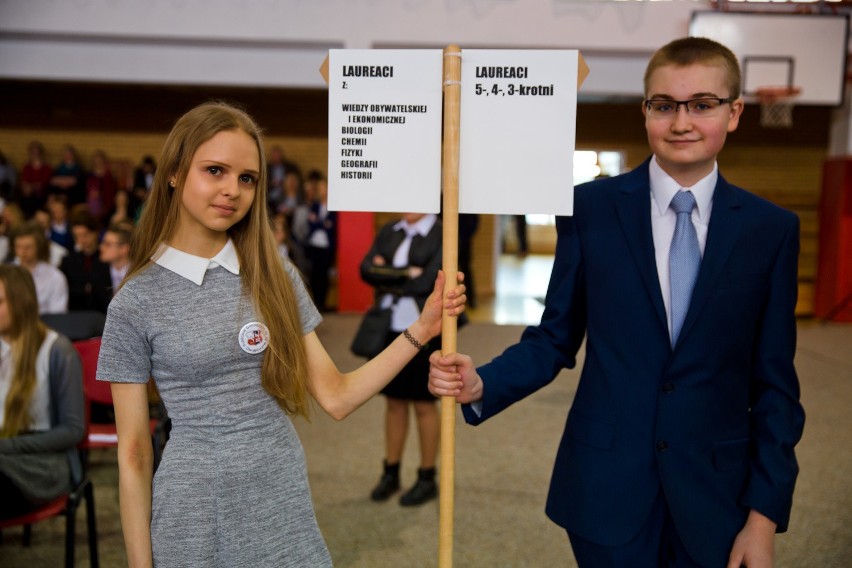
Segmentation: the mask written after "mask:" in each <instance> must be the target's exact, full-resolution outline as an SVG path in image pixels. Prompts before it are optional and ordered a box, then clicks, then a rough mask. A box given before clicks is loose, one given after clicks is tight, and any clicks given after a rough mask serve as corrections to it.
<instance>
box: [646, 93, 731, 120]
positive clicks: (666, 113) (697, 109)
mask: <svg viewBox="0 0 852 568" xmlns="http://www.w3.org/2000/svg"><path fill="white" fill-rule="evenodd" d="M735 100H736V99H733V98H727V99H719V98H701V99H690V100H688V101H672V100H669V99H647V100H646V101H645V108H646V109H647V110H648V116H650V117H652V118H672V117H674V116H676V115H677V112H678V111H679V110H680V105H683V106H685V107H686V112H687V114H689V115H690V116H693V117H697V118H703V117H709V116H716V115H717V114H719V109H720V108H722V105H723V104H725V103H732V102H734V101H735Z"/></svg>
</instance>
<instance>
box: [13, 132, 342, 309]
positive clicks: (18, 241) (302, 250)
mask: <svg viewBox="0 0 852 568" xmlns="http://www.w3.org/2000/svg"><path fill="white" fill-rule="evenodd" d="M51 164H54V162H50V161H49V160H48V156H47V153H46V151H45V148H44V145H43V144H42V143H41V142H39V141H32V142H30V143H29V145H28V146H27V160H26V163H24V164H21V165H20V167H15V165H14V164H12V163H10V162H9V161H8V160H7V159H6V156H5V155H4V154H3V152H2V149H0V263H11V264H17V265H20V266H23V267H25V268H27V269H28V270H29V271H30V273H31V274H32V276H33V279H34V280H35V284H36V292H37V295H38V304H39V312H40V313H41V314H46V313H64V312H66V311H77V310H96V311H101V312H106V309H107V305H108V304H109V302H110V300H111V299H112V296H113V294H114V293H115V292H116V291H117V290H118V287H119V284H120V283H121V281H122V279H123V278H124V276H125V275H126V274H127V270H128V267H129V262H130V246H131V241H132V238H133V230H134V227H135V225H136V222H137V221H138V219H139V215H140V214H141V212H142V209H143V207H144V205H145V200H146V198H147V196H148V193H149V191H150V188H151V184H152V182H153V179H154V173H155V171H156V168H157V165H156V163H155V161H154V158H152V157H151V156H144V157H143V158H142V160H141V161H140V163H139V164H138V165H137V166H136V167H135V169H134V170H133V175H132V178H131V176H126V177H127V179H126V180H125V179H122V176H117V175H115V173H114V172H113V171H112V169H111V167H110V160H109V157H108V156H107V154H106V153H105V152H103V151H102V150H97V151H95V152H94V153H93V155H92V156H91V158H90V160H89V163H88V167H86V165H84V163H83V161H82V160H81V159H80V156H79V154H78V153H77V151H76V150H75V149H74V147H73V146H71V145H69V144H66V145H64V146H63V147H62V148H61V150H60V156H59V157H58V159H57V160H56V161H55V165H51ZM268 169H269V200H268V206H269V212H270V215H271V216H272V218H273V226H274V227H275V237H276V240H277V242H278V243H279V252H280V253H281V254H282V256H286V257H289V258H290V259H291V260H292V261H293V262H294V264H295V265H296V266H297V267H298V268H299V269H300V270H301V271H302V273H303V275H304V276H305V280H306V282H307V283H308V285H309V287H310V289H311V292H312V294H313V296H314V301H315V302H316V305H317V307H318V308H319V309H320V310H321V311H326V310H328V309H329V305H328V300H327V297H328V292H329V282H330V279H331V277H332V274H333V270H334V267H335V248H336V247H335V243H336V229H337V219H336V215H335V213H334V212H330V211H328V208H327V206H326V203H327V183H326V179H325V177H324V175H323V174H322V173H321V172H319V171H317V170H312V171H310V172H308V174H307V175H303V174H302V171H301V169H300V168H299V166H298V165H296V164H295V163H294V162H292V161H290V160H288V159H286V157H285V155H284V152H283V150H282V149H281V147H279V146H275V147H273V148H272V149H271V151H270V153H269V163H268Z"/></svg>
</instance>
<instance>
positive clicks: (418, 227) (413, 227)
mask: <svg viewBox="0 0 852 568" xmlns="http://www.w3.org/2000/svg"><path fill="white" fill-rule="evenodd" d="M437 220H438V216H437V215H435V214H434V213H430V214H428V215H424V216H423V217H421V218H420V219H418V220H417V221H415V222H414V223H409V222H408V221H406V220H405V219H403V220H401V221H399V222H398V223H397V224H396V225H394V226H393V229H394V231H399V230H400V229H402V230H403V231H405V233H406V234H417V235H420V236H421V237H425V236H426V235H428V234H429V231H431V230H432V227H433V226H434V225H435V221H437Z"/></svg>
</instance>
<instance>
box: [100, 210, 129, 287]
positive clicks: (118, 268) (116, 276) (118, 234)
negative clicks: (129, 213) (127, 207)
mask: <svg viewBox="0 0 852 568" xmlns="http://www.w3.org/2000/svg"><path fill="white" fill-rule="evenodd" d="M132 238H133V225H129V224H127V223H117V224H115V225H110V227H109V228H108V229H107V230H106V231H105V232H104V238H103V239H102V240H101V246H100V251H101V257H100V258H101V262H103V263H105V264H107V265H109V277H110V281H111V282H112V288H111V292H112V295H113V296H115V293H116V292H117V291H118V288H119V285H120V284H121V281H122V280H124V277H125V276H127V270H128V269H129V268H130V241H131V240H132Z"/></svg>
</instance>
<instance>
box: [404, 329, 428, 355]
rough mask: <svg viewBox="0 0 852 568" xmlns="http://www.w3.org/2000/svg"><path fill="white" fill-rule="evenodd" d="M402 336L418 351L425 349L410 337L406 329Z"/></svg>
mask: <svg viewBox="0 0 852 568" xmlns="http://www.w3.org/2000/svg"><path fill="white" fill-rule="evenodd" d="M402 335H404V336H405V338H406V339H407V340H408V342H409V343H411V344H412V345H413V346H415V347H416V348H417V350H418V351H420V350H422V349H425V348H426V346H425V345H423V344H422V343H420V342H419V341H417V340H416V339H414V336H413V335H411V333H410V332H409V331H408V330H407V329H406V330H405V331H403V332H402Z"/></svg>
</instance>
